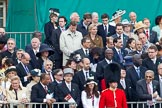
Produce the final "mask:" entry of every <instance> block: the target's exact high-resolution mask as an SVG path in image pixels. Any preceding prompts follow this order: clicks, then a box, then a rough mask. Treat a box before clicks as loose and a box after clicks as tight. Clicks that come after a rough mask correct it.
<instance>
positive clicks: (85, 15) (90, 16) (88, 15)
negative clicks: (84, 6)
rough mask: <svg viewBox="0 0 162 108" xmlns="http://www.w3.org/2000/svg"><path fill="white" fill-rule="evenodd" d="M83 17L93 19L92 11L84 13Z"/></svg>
mask: <svg viewBox="0 0 162 108" xmlns="http://www.w3.org/2000/svg"><path fill="white" fill-rule="evenodd" d="M83 19H84V20H86V19H92V15H91V14H90V13H85V14H84V15H83Z"/></svg>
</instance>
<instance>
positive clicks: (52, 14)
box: [49, 13, 57, 19]
mask: <svg viewBox="0 0 162 108" xmlns="http://www.w3.org/2000/svg"><path fill="white" fill-rule="evenodd" d="M54 16H57V15H56V14H54V13H51V14H50V15H49V19H51V18H52V17H54Z"/></svg>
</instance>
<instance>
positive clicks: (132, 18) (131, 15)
mask: <svg viewBox="0 0 162 108" xmlns="http://www.w3.org/2000/svg"><path fill="white" fill-rule="evenodd" d="M129 18H130V20H131V22H136V19H137V15H136V13H135V12H130V13H129Z"/></svg>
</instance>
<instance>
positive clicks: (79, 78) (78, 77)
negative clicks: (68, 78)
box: [73, 70, 97, 91]
mask: <svg viewBox="0 0 162 108" xmlns="http://www.w3.org/2000/svg"><path fill="white" fill-rule="evenodd" d="M89 77H94V80H95V81H96V82H97V78H96V74H95V73H94V72H92V71H89ZM73 83H76V84H77V85H78V86H79V90H81V91H83V90H84V84H85V83H86V79H85V75H84V73H83V70H81V71H79V72H77V73H76V74H75V75H74V77H73Z"/></svg>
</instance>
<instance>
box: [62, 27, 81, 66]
mask: <svg viewBox="0 0 162 108" xmlns="http://www.w3.org/2000/svg"><path fill="white" fill-rule="evenodd" d="M82 38H83V36H82V34H81V32H79V31H76V32H75V34H74V33H72V32H71V31H70V30H69V29H68V30H66V31H64V32H62V33H61V35H60V49H61V51H62V52H63V66H65V64H66V62H67V59H68V58H69V56H70V54H71V53H73V52H74V51H76V50H78V49H80V48H81V40H82Z"/></svg>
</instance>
